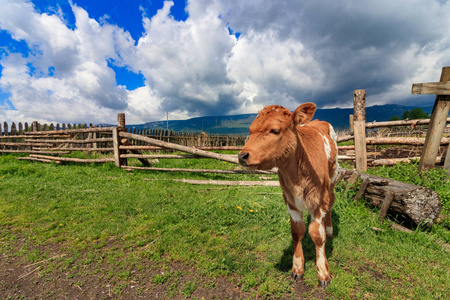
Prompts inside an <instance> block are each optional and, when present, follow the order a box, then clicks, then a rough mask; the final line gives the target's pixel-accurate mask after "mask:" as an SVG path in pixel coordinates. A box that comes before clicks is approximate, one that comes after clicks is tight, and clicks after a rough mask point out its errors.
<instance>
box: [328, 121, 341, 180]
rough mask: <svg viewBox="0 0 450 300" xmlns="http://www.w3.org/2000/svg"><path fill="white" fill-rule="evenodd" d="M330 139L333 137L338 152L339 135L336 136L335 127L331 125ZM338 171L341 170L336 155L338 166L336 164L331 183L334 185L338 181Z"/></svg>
mask: <svg viewBox="0 0 450 300" xmlns="http://www.w3.org/2000/svg"><path fill="white" fill-rule="evenodd" d="M330 137H331V139H332V141H333V142H334V145H335V146H336V151H337V135H336V132H335V131H334V128H333V126H331V124H330ZM338 169H339V163H338V156H337V153H336V164H335V169H334V174H333V177H332V178H331V183H334V182H335V181H336V178H337V175H338Z"/></svg>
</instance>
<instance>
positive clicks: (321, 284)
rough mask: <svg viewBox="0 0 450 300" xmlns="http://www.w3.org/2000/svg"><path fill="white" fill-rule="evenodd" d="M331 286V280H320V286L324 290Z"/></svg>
mask: <svg viewBox="0 0 450 300" xmlns="http://www.w3.org/2000/svg"><path fill="white" fill-rule="evenodd" d="M329 284H330V280H327V281H322V280H319V286H320V287H321V288H322V290H324V289H326V288H327V286H328V285H329Z"/></svg>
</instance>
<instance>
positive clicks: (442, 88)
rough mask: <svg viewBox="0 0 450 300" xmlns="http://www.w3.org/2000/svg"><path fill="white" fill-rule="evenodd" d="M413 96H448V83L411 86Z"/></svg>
mask: <svg viewBox="0 0 450 300" xmlns="http://www.w3.org/2000/svg"><path fill="white" fill-rule="evenodd" d="M412 94H413V95H450V82H426V83H414V84H413V85H412Z"/></svg>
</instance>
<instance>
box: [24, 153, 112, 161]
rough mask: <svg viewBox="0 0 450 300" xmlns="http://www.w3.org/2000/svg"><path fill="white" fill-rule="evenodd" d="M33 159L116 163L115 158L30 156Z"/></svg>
mask: <svg viewBox="0 0 450 300" xmlns="http://www.w3.org/2000/svg"><path fill="white" fill-rule="evenodd" d="M30 157H32V158H40V159H49V160H56V161H68V162H76V163H106V162H114V158H89V159H85V158H72V157H56V156H47V155H37V154H30Z"/></svg>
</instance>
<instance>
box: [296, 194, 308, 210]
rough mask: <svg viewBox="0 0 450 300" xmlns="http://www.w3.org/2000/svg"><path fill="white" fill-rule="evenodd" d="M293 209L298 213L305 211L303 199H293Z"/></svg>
mask: <svg viewBox="0 0 450 300" xmlns="http://www.w3.org/2000/svg"><path fill="white" fill-rule="evenodd" d="M295 207H296V208H297V209H298V210H299V211H304V210H305V209H306V203H305V199H303V198H302V197H296V198H295Z"/></svg>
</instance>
